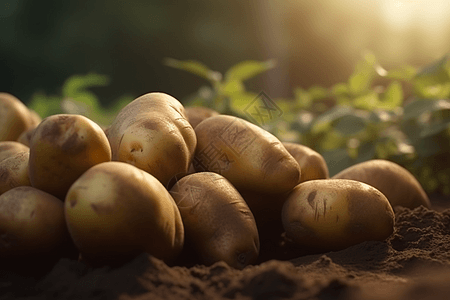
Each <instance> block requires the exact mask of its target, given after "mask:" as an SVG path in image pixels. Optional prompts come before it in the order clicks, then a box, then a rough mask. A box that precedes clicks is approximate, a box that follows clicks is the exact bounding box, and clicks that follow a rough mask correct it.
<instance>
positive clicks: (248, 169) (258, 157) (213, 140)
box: [193, 115, 301, 194]
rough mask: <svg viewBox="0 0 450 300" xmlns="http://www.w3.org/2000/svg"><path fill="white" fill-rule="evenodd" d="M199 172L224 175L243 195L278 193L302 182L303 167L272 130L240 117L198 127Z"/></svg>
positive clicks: (224, 117)
mask: <svg viewBox="0 0 450 300" xmlns="http://www.w3.org/2000/svg"><path fill="white" fill-rule="evenodd" d="M195 133H196V134H197V149H196V151H195V157H194V161H193V164H194V168H195V170H196V171H197V172H201V171H208V172H215V173H218V174H221V175H222V176H223V177H225V178H226V179H228V180H229V181H230V182H231V184H233V185H234V186H235V187H236V188H237V190H238V191H239V192H243V191H252V192H258V193H270V194H278V193H283V192H287V191H289V190H291V189H292V188H294V187H295V186H296V185H297V184H298V183H299V182H300V176H301V171H300V166H299V164H298V163H297V161H296V160H295V159H294V158H293V157H292V155H291V154H289V152H288V151H287V150H286V148H285V147H284V146H283V144H282V143H281V142H280V141H279V140H278V139H277V138H276V137H275V136H274V135H272V134H271V133H269V132H268V131H266V130H264V129H262V128H260V127H258V126H256V125H254V124H252V123H250V122H248V121H245V120H243V119H241V118H238V117H232V116H227V115H218V116H215V117H210V118H207V119H206V120H204V121H203V122H201V123H200V124H198V125H197V127H195Z"/></svg>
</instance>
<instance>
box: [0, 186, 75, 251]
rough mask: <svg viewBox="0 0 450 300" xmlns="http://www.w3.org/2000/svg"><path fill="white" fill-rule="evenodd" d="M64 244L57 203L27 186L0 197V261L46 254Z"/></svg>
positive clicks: (67, 240)
mask: <svg viewBox="0 0 450 300" xmlns="http://www.w3.org/2000/svg"><path fill="white" fill-rule="evenodd" d="M68 243H71V240H70V236H69V232H68V231H67V227H66V223H65V220H64V207H63V203H62V202H61V201H60V200H58V199H57V198H55V197H54V196H52V195H50V194H47V193H45V192H43V191H40V190H38V189H35V188H33V187H30V186H21V187H16V188H13V189H11V190H9V191H7V192H5V193H4V194H2V195H1V196H0V258H12V257H26V256H39V255H46V254H47V253H48V252H52V253H54V252H56V251H58V249H62V247H63V246H65V245H67V244H68Z"/></svg>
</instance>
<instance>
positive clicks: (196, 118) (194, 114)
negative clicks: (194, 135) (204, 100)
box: [185, 106, 219, 129]
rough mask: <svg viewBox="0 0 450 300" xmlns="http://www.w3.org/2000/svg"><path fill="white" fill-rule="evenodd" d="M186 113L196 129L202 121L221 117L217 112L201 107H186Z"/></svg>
mask: <svg viewBox="0 0 450 300" xmlns="http://www.w3.org/2000/svg"><path fill="white" fill-rule="evenodd" d="M185 111H186V117H187V119H188V121H189V123H190V124H191V126H192V128H194V129H195V127H196V126H197V125H198V124H199V123H200V122H201V121H203V120H205V119H207V118H209V117H214V116H218V115H219V113H218V112H217V111H215V110H213V109H211V108H208V107H201V106H186V107H185Z"/></svg>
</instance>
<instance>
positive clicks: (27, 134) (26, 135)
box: [17, 128, 36, 147]
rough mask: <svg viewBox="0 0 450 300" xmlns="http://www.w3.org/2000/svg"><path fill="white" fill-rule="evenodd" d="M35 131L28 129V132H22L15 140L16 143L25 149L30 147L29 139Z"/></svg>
mask: <svg viewBox="0 0 450 300" xmlns="http://www.w3.org/2000/svg"><path fill="white" fill-rule="evenodd" d="M35 130H36V128H31V129H28V130H26V131H24V132H22V134H21V135H20V136H19V138H18V139H17V142H19V143H21V144H23V145H25V146H27V147H30V141H31V137H32V136H33V134H34V131H35Z"/></svg>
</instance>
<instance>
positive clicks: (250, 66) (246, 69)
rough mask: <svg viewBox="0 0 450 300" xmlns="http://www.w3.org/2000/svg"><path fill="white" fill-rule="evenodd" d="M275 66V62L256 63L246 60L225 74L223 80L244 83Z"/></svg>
mask: <svg viewBox="0 0 450 300" xmlns="http://www.w3.org/2000/svg"><path fill="white" fill-rule="evenodd" d="M275 66H276V63H275V60H267V61H262V62H261V61H256V60H247V61H243V62H240V63H238V64H236V65H234V66H233V67H231V68H230V69H228V71H227V72H226V73H225V79H226V80H227V81H230V80H238V81H244V80H247V79H249V78H252V77H255V76H256V75H259V74H260V73H263V72H265V71H267V70H270V69H272V68H274V67H275Z"/></svg>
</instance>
